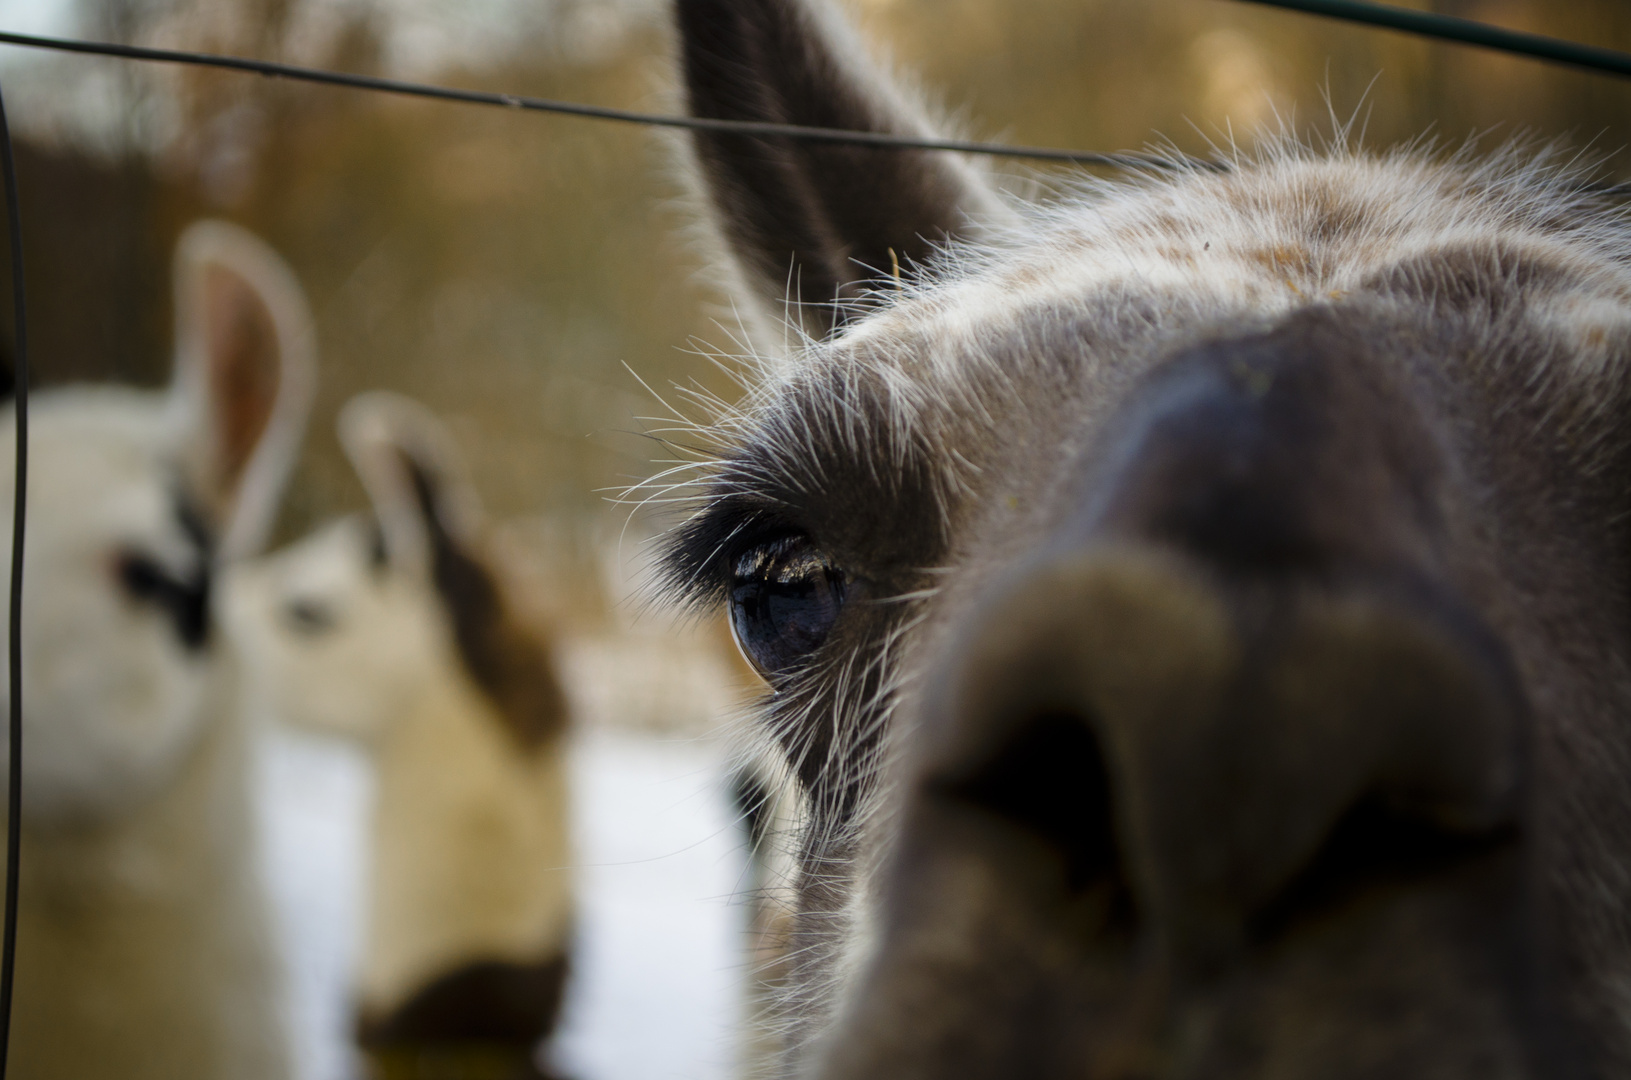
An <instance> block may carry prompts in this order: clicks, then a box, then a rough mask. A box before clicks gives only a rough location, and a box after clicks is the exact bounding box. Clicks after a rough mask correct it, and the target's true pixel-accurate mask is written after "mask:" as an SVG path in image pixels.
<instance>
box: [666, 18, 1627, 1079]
mask: <svg viewBox="0 0 1631 1080" xmlns="http://www.w3.org/2000/svg"><path fill="white" fill-rule="evenodd" d="M676 10H677V14H678V19H679V24H680V35H681V45H680V56H681V63H682V66H683V71H684V78H685V86H686V91H687V95H688V98H689V102H690V106H691V108H692V109H693V111H694V112H696V113H697V114H699V115H703V116H710V117H726V118H735V119H744V120H771V121H782V122H791V123H803V124H818V125H825V126H834V127H852V128H861V129H867V130H874V131H885V132H896V133H905V134H916V133H918V132H920V131H921V130H922V129H923V121H922V120H921V119H920V118H919V116H918V114H917V113H915V112H914V111H912V110H911V109H910V108H908V107H906V106H904V105H903V104H902V100H903V99H902V97H901V95H900V94H899V93H898V92H896V91H893V90H889V89H888V88H887V87H886V86H885V84H884V83H883V82H882V80H881V78H880V77H879V76H877V75H875V74H871V73H869V72H867V71H866V69H865V66H864V64H863V63H862V62H861V59H860V57H859V54H858V53H857V52H856V51H855V50H856V46H855V45H854V43H853V42H852V41H851V40H850V39H849V38H848V37H847V36H845V35H844V34H843V33H841V32H835V30H834V28H833V25H832V23H833V20H832V19H831V18H830V17H829V16H828V15H827V14H826V13H824V12H820V11H817V10H816V9H815V8H814V6H813V5H808V4H806V3H804V2H803V0H679V2H678V3H677V5H676ZM694 147H695V162H696V165H697V174H698V176H699V177H700V178H701V181H702V185H703V189H704V192H705V195H706V197H707V199H708V205H709V209H710V214H711V217H712V218H713V220H714V221H715V223H716V224H717V225H718V232H719V234H720V236H721V239H722V240H723V241H724V247H725V249H726V250H727V251H728V253H729V255H730V258H731V263H732V270H733V273H734V276H735V277H736V279H737V280H738V281H739V282H740V283H742V284H743V285H745V286H746V287H747V291H748V293H749V299H750V300H753V299H757V301H758V302H759V303H760V305H761V307H762V308H768V310H769V311H770V312H771V314H772V315H774V314H775V309H776V307H777V306H778V305H782V304H789V305H790V306H789V307H788V308H787V309H786V310H787V311H788V312H789V314H788V315H787V316H786V321H788V322H789V323H792V324H794V331H795V337H798V336H799V335H800V332H802V339H801V340H797V341H796V342H795V345H794V347H792V348H791V349H789V350H786V351H785V353H775V354H773V353H770V352H769V351H768V350H766V351H765V352H764V353H762V354H761V355H760V356H758V357H756V358H754V359H753V360H751V361H750V364H751V366H752V367H753V368H754V369H755V371H756V382H755V385H753V386H752V388H751V389H750V390H749V392H748V394H747V396H746V397H745V399H744V401H743V403H742V404H741V405H740V406H739V407H738V408H736V409H734V410H732V411H730V412H728V413H727V414H725V415H723V416H721V417H719V418H718V420H717V421H716V422H714V423H713V424H711V425H710V426H708V427H706V428H704V429H703V430H701V431H700V432H699V437H700V438H702V439H704V440H712V442H713V445H714V446H716V447H717V454H716V455H715V456H714V459H713V460H712V461H710V462H708V463H707V464H706V466H705V468H704V470H703V476H702V479H701V480H700V483H699V487H700V500H699V505H698V509H697V510H696V512H695V514H694V515H693V516H692V517H691V518H690V519H689V520H688V521H687V522H686V523H685V524H683V525H682V526H680V527H679V528H678V529H676V530H675V532H674V533H673V535H672V538H671V540H670V543H669V547H668V550H667V553H666V557H665V568H666V574H667V577H668V579H669V581H670V582H672V583H673V585H674V587H675V588H676V589H677V590H679V591H681V592H683V593H686V594H688V595H689V596H690V597H691V598H692V599H694V600H695V601H697V602H699V603H703V604H717V605H720V606H724V607H727V608H728V609H729V610H730V611H731V613H732V618H733V621H734V625H735V628H736V632H737V637H738V640H739V642H740V644H741V646H742V648H743V651H744V652H745V653H746V654H747V655H748V656H749V657H750V658H751V659H752V660H753V661H754V662H755V663H756V664H757V666H758V667H759V668H760V670H761V671H762V672H763V673H764V674H765V677H766V679H767V680H768V682H769V683H770V685H771V687H772V690H773V692H772V693H771V694H770V695H769V696H768V697H767V698H766V700H765V703H764V706H763V708H762V710H761V714H760V717H759V724H760V728H761V730H762V732H763V734H764V735H765V737H766V739H767V740H770V741H772V742H774V743H775V744H777V745H778V746H779V747H780V750H781V752H782V753H783V754H784V755H785V757H786V759H787V761H788V763H789V766H790V768H791V771H792V772H793V774H794V775H796V777H797V779H798V784H799V788H800V791H801V793H802V798H803V800H804V804H805V807H806V812H807V816H808V824H807V826H806V827H805V828H804V829H803V830H802V833H801V835H800V836H799V837H798V838H797V844H798V850H799V852H800V864H801V866H800V876H799V879H798V881H797V883H796V885H797V890H798V893H799V911H798V914H797V917H796V920H795V928H794V930H793V931H792V935H791V939H790V940H789V942H788V943H787V946H788V957H789V960H788V962H789V965H790V967H791V972H792V974H791V976H790V978H791V986H790V987H789V993H788V995H787V1002H786V1009H787V1010H788V1015H787V1016H786V1017H784V1020H785V1021H786V1026H785V1027H784V1028H783V1030H784V1031H786V1032H788V1040H789V1051H788V1055H789V1060H788V1071H789V1074H796V1075H800V1076H806V1075H807V1076H819V1077H823V1078H829V1080H831V1078H840V1077H842V1078H847V1080H848V1078H853V1080H860V1078H871V1077H884V1076H889V1077H918V1076H921V1077H928V1076H947V1075H957V1076H965V1077H988V1076H989V1077H997V1076H1013V1075H1026V1076H1037V1077H1044V1076H1067V1075H1068V1076H1095V1077H1140V1078H1143V1077H1151V1078H1153V1077H1168V1076H1192V1075H1206V1076H1216V1077H1229V1078H1233V1077H1255V1076H1264V1075H1273V1076H1284V1077H1316V1076H1318V1077H1362V1076H1363V1077H1370V1076H1390V1077H1417V1076H1421V1077H1425V1076H1445V1077H1451V1076H1453V1077H1461V1076H1467V1077H1471V1076H1503V1077H1522V1076H1537V1075H1546V1076H1588V1075H1598V1074H1611V1073H1617V1072H1619V1071H1623V1070H1624V1069H1625V1068H1627V1067H1631V1024H1628V1023H1627V1006H1626V1000H1627V999H1626V997H1625V993H1624V987H1625V986H1626V985H1627V984H1628V982H1627V980H1628V978H1631V946H1628V945H1627V943H1628V942H1631V933H1628V931H1631V924H1628V916H1627V914H1626V913H1627V912H1628V911H1631V875H1628V874H1627V873H1626V868H1627V866H1628V865H1631V841H1627V839H1626V837H1631V795H1628V794H1627V792H1631V786H1628V785H1627V783H1626V780H1627V771H1628V769H1631V729H1627V727H1626V725H1625V724H1624V722H1623V717H1624V716H1625V715H1626V713H1627V710H1628V709H1631V678H1628V677H1627V675H1626V663H1625V660H1624V657H1625V656H1626V655H1628V649H1631V628H1628V624H1627V620H1626V619H1625V596H1626V594H1627V589H1628V587H1631V575H1628V572H1627V571H1628V567H1627V566H1626V564H1625V559H1624V551H1625V546H1626V543H1627V540H1628V539H1631V538H1628V537H1627V536H1626V527H1625V522H1626V521H1627V520H1631V518H1628V515H1627V510H1628V509H1631V507H1628V505H1627V503H1628V498H1631V438H1628V435H1631V429H1628V427H1627V424H1626V422H1625V419H1624V418H1625V416H1626V415H1627V413H1626V407H1627V404H1628V402H1627V401H1626V397H1627V394H1628V392H1631V379H1628V365H1631V274H1628V273H1627V271H1626V268H1625V267H1626V254H1627V252H1628V251H1631V232H1628V231H1627V229H1626V226H1625V224H1624V221H1623V214H1620V213H1617V212H1616V211H1615V209H1614V208H1613V207H1610V206H1605V205H1603V204H1601V203H1599V202H1596V201H1594V200H1593V199H1592V198H1590V197H1589V196H1587V195H1583V194H1581V192H1580V185H1579V184H1578V183H1577V182H1576V178H1574V177H1571V176H1568V175H1566V174H1563V173H1560V172H1559V171H1558V170H1555V169H1552V168H1549V167H1548V166H1547V165H1546V163H1545V161H1544V160H1541V161H1536V160H1535V159H1534V157H1533V155H1530V156H1528V157H1527V158H1525V157H1524V155H1521V154H1519V153H1518V152H1516V151H1511V152H1507V153H1506V154H1505V155H1504V156H1499V157H1497V158H1496V159H1495V160H1486V161H1482V162H1479V161H1476V160H1474V159H1473V158H1471V157H1470V156H1468V155H1462V156H1460V157H1454V158H1449V159H1440V160H1427V159H1424V158H1422V157H1420V156H1415V155H1410V154H1399V155H1393V156H1387V157H1380V158H1378V157H1368V156H1365V155H1362V154H1358V153H1353V152H1349V151H1346V150H1342V149H1338V150H1336V151H1334V152H1331V153H1314V152H1312V151H1309V150H1306V149H1304V148H1301V147H1299V146H1296V145H1292V144H1290V143H1288V142H1286V141H1284V140H1281V141H1278V142H1275V143H1273V144H1271V145H1270V146H1269V148H1268V149H1266V150H1265V151H1263V152H1262V153H1261V154H1260V155H1259V156H1257V157H1255V158H1247V157H1245V156H1242V157H1241V158H1240V159H1239V160H1237V161H1235V162H1234V163H1232V167H1231V168H1229V169H1228V170H1227V171H1211V170H1206V169H1200V168H1195V169H1184V168H1180V169H1178V170H1177V171H1176V172H1175V173H1172V174H1168V175H1152V176H1148V177H1144V178H1141V179H1134V180H1128V181H1124V182H1121V183H1092V184H1083V185H1081V186H1080V188H1079V189H1078V190H1076V191H1075V192H1074V193H1072V194H1069V195H1067V196H1066V197H1063V198H1061V199H1059V200H1057V201H1056V202H1053V203H1051V204H1049V205H1046V206H1040V207H1033V208H1014V209H997V208H996V207H998V206H999V205H1000V204H999V200H998V199H997V198H996V196H994V195H993V194H991V193H990V191H988V190H987V189H986V187H985V185H984V184H983V182H982V181H981V180H980V178H979V177H978V175H976V174H975V173H973V172H972V171H970V170H968V169H966V168H964V167H963V166H961V165H958V164H956V163H955V162H954V161H951V160H948V159H947V158H946V157H944V156H939V155H934V154H929V153H923V152H913V153H891V152H885V151H879V150H872V149H866V148H855V147H838V146H824V145H820V144H809V143H791V142H784V141H776V140H757V139H746V138H741V137H732V136H725V135H714V134H699V135H697V136H696V139H695V143H694ZM897 263H898V264H899V265H900V266H901V267H902V272H901V273H900V274H898V275H897V274H896V273H895V272H894V266H895V264H897ZM795 288H796V292H795V293H793V295H791V296H790V295H789V293H790V291H791V290H793V289H795Z"/></svg>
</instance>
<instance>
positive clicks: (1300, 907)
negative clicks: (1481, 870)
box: [1247, 793, 1518, 942]
mask: <svg viewBox="0 0 1631 1080" xmlns="http://www.w3.org/2000/svg"><path fill="white" fill-rule="evenodd" d="M1517 839H1518V830H1517V827H1516V826H1515V825H1514V824H1512V823H1510V822H1503V823H1497V824H1494V825H1491V826H1488V827H1486V828H1481V829H1458V828H1455V827H1454V826H1453V825H1450V824H1448V823H1446V822H1445V821H1443V820H1440V819H1436V818H1435V817H1433V816H1431V815H1428V814H1424V813H1422V812H1421V810H1420V808H1419V807H1412V806H1410V805H1408V804H1406V803H1401V802H1400V801H1399V800H1397V799H1390V798H1388V797H1386V796H1385V795H1384V794H1381V793H1372V794H1369V795H1367V796H1365V797H1363V798H1361V799H1360V800H1359V801H1358V802H1356V803H1355V804H1354V805H1353V807H1351V808H1350V809H1349V810H1348V812H1347V813H1345V814H1344V815H1343V816H1342V817H1341V818H1340V819H1338V821H1337V823H1336V825H1335V826H1334V827H1333V828H1332V830H1331V833H1330V835H1329V836H1327V837H1326V839H1325V842H1324V844H1323V845H1321V847H1320V848H1319V850H1318V851H1317V852H1316V853H1315V855H1314V857H1313V858H1312V859H1311V860H1310V861H1309V863H1308V865H1307V866H1306V867H1305V868H1304V869H1303V871H1302V872H1301V873H1300V874H1298V875H1297V876H1296V877H1295V878H1293V879H1292V881H1291V883H1290V884H1289V885H1287V886H1286V887H1285V888H1284V889H1283V890H1281V892H1280V893H1279V894H1278V895H1277V896H1275V897H1274V898H1273V899H1271V900H1270V901H1269V902H1268V903H1266V904H1264V905H1262V906H1261V907H1259V908H1258V909H1257V910H1256V911H1255V912H1253V913H1252V914H1251V916H1250V918H1249V919H1248V921H1247V929H1248V933H1249V935H1250V937H1251V938H1252V939H1254V940H1256V941H1258V942H1268V941H1272V940H1273V939H1274V938H1276V937H1278V936H1279V935H1281V934H1283V933H1285V932H1286V931H1287V930H1289V929H1291V928H1292V927H1293V926H1295V925H1296V924H1297V923H1298V922H1300V921H1302V920H1305V919H1309V918H1317V917H1318V916H1320V915H1321V914H1323V913H1325V912H1329V911H1333V910H1335V909H1337V908H1338V907H1340V906H1341V905H1343V904H1345V903H1348V902H1350V901H1355V900H1358V899H1360V898H1361V897H1362V896H1363V895H1364V894H1365V893H1366V892H1367V891H1370V890H1375V889H1386V888H1389V887H1394V886H1400V885H1409V884H1411V883H1415V882H1421V881H1424V880H1426V879H1430V878H1432V877H1434V876H1437V875H1442V874H1444V873H1446V872H1449V871H1453V870H1455V869H1456V868H1457V867H1459V866H1461V865H1463V864H1466V863H1469V862H1471V861H1473V860H1475V859H1478V858H1480V857H1482V856H1486V855H1489V854H1491V853H1493V852H1495V851H1497V850H1499V849H1502V848H1505V847H1509V846H1511V845H1512V844H1513V843H1515V842H1516V841H1517Z"/></svg>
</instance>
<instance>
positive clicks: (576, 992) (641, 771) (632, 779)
mask: <svg viewBox="0 0 1631 1080" xmlns="http://www.w3.org/2000/svg"><path fill="white" fill-rule="evenodd" d="M725 765H726V752H725V749H724V747H723V746H722V745H721V744H719V743H717V742H714V741H710V740H693V739H684V738H677V737H674V736H666V737H665V736H659V735H650V734H640V733H635V732H627V731H614V730H607V729H604V728H602V729H590V730H588V731H584V732H581V733H580V734H579V736H578V740H577V744H576V745H575V746H574V748H573V753H572V767H573V781H574V797H573V813H574V827H575V833H576V844H577V850H578V852H579V853H580V856H579V857H580V863H581V869H580V871H579V877H578V882H579V890H580V892H579V912H580V915H579V919H580V922H579V925H578V935H577V948H578V951H577V970H576V972H575V974H574V977H573V980H572V983H571V986H570V989H569V991H568V998H567V1007H566V1015H565V1017H564V1023H563V1029H562V1031H561V1035H560V1037H559V1039H558V1040H557V1043H556V1046H555V1048H554V1052H553V1055H552V1056H553V1060H554V1061H555V1062H557V1063H558V1065H559V1067H560V1068H561V1070H562V1071H563V1072H565V1073H566V1074H567V1075H570V1076H574V1077H579V1078H581V1080H715V1078H718V1080H724V1078H726V1077H732V1076H735V1075H736V1073H737V1060H738V1043H737V1039H738V1036H739V1032H740V1028H741V1020H742V1010H743V971H744V966H743V965H744V960H743V951H742V946H743V942H744V935H745V932H746V931H745V917H746V916H745V909H744V908H743V907H742V906H740V905H739V904H737V903H734V902H733V897H734V895H735V893H736V892H737V890H739V889H741V888H743V887H744V884H745V883H746V881H747V858H746V846H745V842H744V838H743V835H742V831H741V829H740V827H739V826H738V825H737V824H736V822H735V819H734V811H732V809H731V808H730V805H729V803H728V800H727V798H726V795H725V790H726V788H725Z"/></svg>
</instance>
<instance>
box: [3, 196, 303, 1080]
mask: <svg viewBox="0 0 1631 1080" xmlns="http://www.w3.org/2000/svg"><path fill="white" fill-rule="evenodd" d="M175 289H176V312H177V328H176V360H175V376H174V380H173V383H172V385H171V387H170V388H169V389H168V390H165V391H139V390H134V389H126V388H117V387H111V386H105V387H104V386H73V387H65V388H61V389H52V390H46V391H42V392H40V393H38V394H37V395H35V397H34V399H33V402H32V404H31V408H30V417H29V419H30V449H31V452H32V453H31V458H30V461H31V466H32V468H31V475H30V476H29V487H28V533H27V552H26V555H27V559H26V562H25V579H24V594H23V634H24V639H23V642H22V655H23V689H24V701H23V746H24V748H25V750H24V759H23V783H22V806H23V821H22V877H21V896H20V904H19V913H18V945H17V976H16V978H17V983H16V999H15V1015H14V1017H13V1019H12V1042H11V1065H10V1067H11V1069H12V1070H13V1072H14V1074H15V1075H18V1076H62V1077H81V1076H87V1077H88V1076H130V1077H150V1078H153V1080H160V1078H174V1077H178V1076H187V1077H197V1078H200V1080H204V1078H210V1077H217V1078H221V1080H227V1078H235V1080H279V1078H282V1077H284V1076H286V1075H287V1071H288V1066H287V1046H286V1040H287V1034H286V1032H285V1030H284V1025H283V1017H282V999H281V996H280V995H281V974H282V973H281V971H280V969H279V966H278V961H277V958H276V954H275V949H274V947H273V942H272V940H271V934H270V928H269V926H268V922H267V918H268V916H267V912H266V906H265V898H264V896H263V890H262V885H261V880H260V878H259V864H258V860H257V854H256V835H255V828H254V824H253V820H252V816H251V813H250V804H249V795H248V787H247V782H248V773H247V765H248V762H247V759H246V754H247V752H248V747H247V742H246V739H245V732H244V730H243V725H242V724H241V723H240V718H239V714H238V712H237V708H236V704H237V690H236V680H237V674H238V667H237V664H238V658H237V657H236V656H235V655H234V654H233V653H232V650H231V648H230V646H229V643H227V642H225V641H224V640H222V636H221V635H220V633H219V632H218V628H217V626H216V617H215V613H214V610H213V602H212V596H213V590H212V584H213V582H214V580H215V577H216V575H217V574H218V573H219V571H220V570H221V569H222V568H223V567H224V566H225V565H227V564H229V563H230V562H231V561H232V560H233V559H236V558H239V557H242V556H243V555H245V554H248V553H250V552H251V551H253V550H254V548H255V547H256V545H257V544H258V543H259V542H260V540H261V539H262V538H263V537H264V536H265V534H266V532H267V530H268V529H269V527H270V523H271V521H272V518H273V516H274V514H275V512H276V508H277V500H278V495H279V492H280V490H281V488H282V486H283V482H284V479H285V478H286V476H287V474H288V471H289V468H290V466H291V464H292V461H293V457H294V454H295V451H296V449H297V447H298V445H299V442H300V437H301V432H302V428H303V426H304V421H305V416H306V412H307V408H308V406H309V404H310V401H311V396H312V390H313V380H314V374H315V369H314V363H315V356H314V353H315V339H314V334H313V330H312V324H311V317H310V313H309V312H308V310H307V307H306V302H305V298H304V296H303V295H302V294H301V292H300V289H299V286H298V285H297V284H296V282H295V280H294V277H293V276H292V275H291V274H290V272H289V270H288V269H287V268H286V267H285V266H284V264H283V263H282V261H281V260H280V259H279V258H278V257H277V256H276V255H275V254H274V253H273V252H272V251H270V250H269V249H268V248H266V246H265V245H264V244H262V243H261V242H260V241H259V240H257V239H255V238H254V237H252V236H250V235H249V234H248V233H246V232H244V231H243V230H241V229H238V228H237V227H235V226H231V225H227V224H224V223H219V222H204V223H200V224H197V225H194V226H192V227H191V228H190V229H188V230H187V232H186V233H184V234H183V236H182V238H181V240H180V241H179V243H178V245H177V250H176V270H175ZM14 424H15V415H14V413H13V412H12V411H11V409H10V407H9V406H8V407H7V411H6V413H5V416H4V418H3V420H0V440H4V449H3V450H0V473H3V474H4V475H3V477H0V499H5V500H7V501H8V504H9V500H10V499H11V497H12V490H13V488H12V469H13V457H12V454H13V449H12V448H13V445H14V432H15V427H14ZM8 535H9V534H8ZM3 546H4V548H5V555H4V557H6V558H9V542H8V543H5V544H4V545H3Z"/></svg>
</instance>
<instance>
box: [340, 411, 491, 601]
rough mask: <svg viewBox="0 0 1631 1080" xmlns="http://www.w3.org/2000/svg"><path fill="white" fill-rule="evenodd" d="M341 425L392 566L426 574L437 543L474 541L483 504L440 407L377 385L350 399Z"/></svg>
mask: <svg viewBox="0 0 1631 1080" xmlns="http://www.w3.org/2000/svg"><path fill="white" fill-rule="evenodd" d="M339 430H340V443H341V445H342V446H344V447H345V452H346V456H347V457H349V458H350V459H351V464H352V467H353V468H355V469H356V470H357V476H358V478H360V479H361V480H362V485H363V488H364V489H365V490H366V491H367V492H368V499H369V501H370V502H372V503H373V504H374V513H375V515H376V516H377V517H378V519H379V524H380V531H381V533H382V534H383V536H384V540H385V554H386V558H387V559H388V561H389V562H390V563H391V565H392V566H393V567H396V568H397V569H399V570H402V571H404V572H407V573H414V574H421V575H425V576H426V577H427V578H428V576H429V574H430V572H431V568H432V560H433V558H434V555H435V551H436V549H437V547H438V546H440V545H445V544H452V545H455V546H458V547H460V548H468V547H469V546H470V545H471V544H473V543H474V539H475V535H476V533H477V532H478V531H479V529H480V525H481V516H482V515H481V503H480V500H479V499H478V498H477V497H476V492H475V488H474V487H473V486H471V484H470V482H469V479H468V478H467V476H466V474H465V471H464V465H463V461H462V459H461V458H460V457H459V455H458V453H457V451H456V450H455V449H454V446H453V439H452V436H451V435H450V434H449V433H448V430H447V428H446V426H445V425H444V424H443V423H442V422H441V421H440V420H439V419H437V417H436V415H435V414H434V413H432V412H431V411H430V410H429V409H427V408H425V407H424V406H423V405H421V404H419V402H417V401H414V400H413V399H412V398H407V397H403V396H402V395H401V394H393V393H390V392H389V391H385V390H375V391H371V392H369V393H366V394H358V395H357V396H356V397H354V398H352V399H351V400H350V401H348V402H346V404H345V407H344V408H343V409H341V410H340V420H339Z"/></svg>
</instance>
